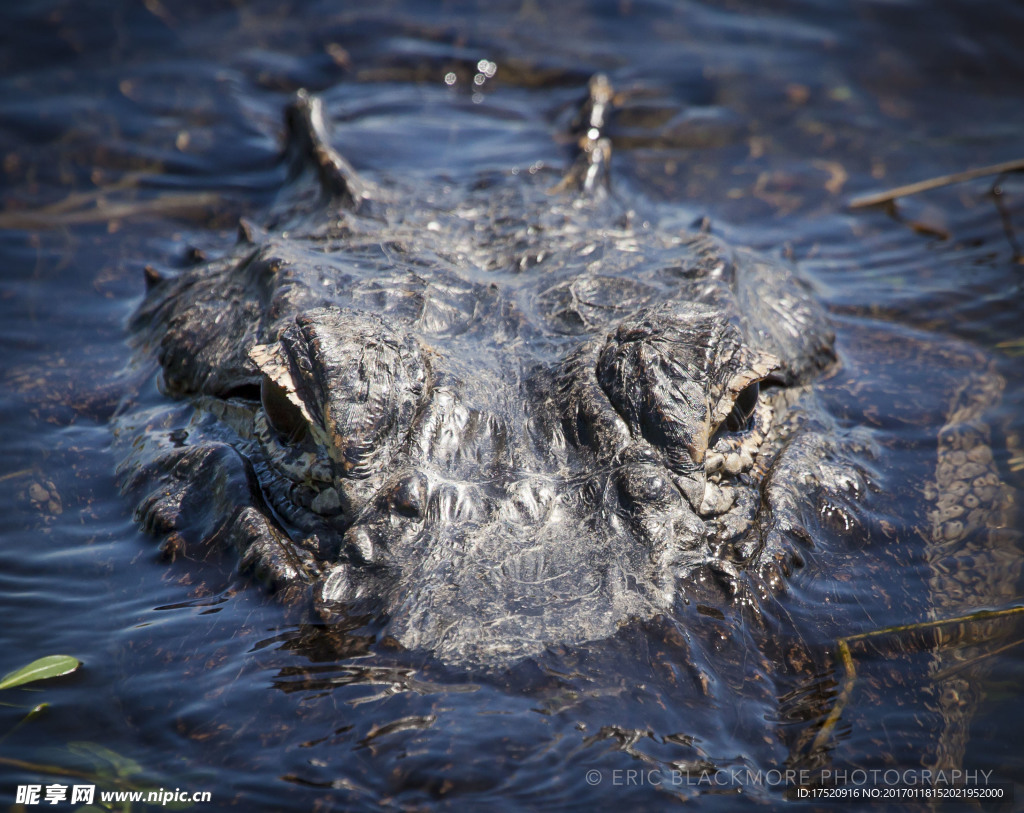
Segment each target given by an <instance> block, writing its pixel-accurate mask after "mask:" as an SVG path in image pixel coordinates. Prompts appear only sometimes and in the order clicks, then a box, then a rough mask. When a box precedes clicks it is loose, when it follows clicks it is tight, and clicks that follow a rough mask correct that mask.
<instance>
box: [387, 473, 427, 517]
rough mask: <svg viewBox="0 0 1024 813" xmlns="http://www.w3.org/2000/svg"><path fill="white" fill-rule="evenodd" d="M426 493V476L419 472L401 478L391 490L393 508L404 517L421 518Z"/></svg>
mask: <svg viewBox="0 0 1024 813" xmlns="http://www.w3.org/2000/svg"><path fill="white" fill-rule="evenodd" d="M426 495H427V482H426V478H425V477H424V476H423V475H422V474H419V473H418V472H417V473H415V474H411V475H409V476H408V477H405V478H403V479H402V480H399V481H398V483H396V484H395V487H394V489H393V490H392V491H391V498H390V503H391V510H392V511H394V512H395V513H396V514H401V515H402V516H403V517H409V518H410V519H420V518H421V517H422V516H423V506H424V505H425V504H426Z"/></svg>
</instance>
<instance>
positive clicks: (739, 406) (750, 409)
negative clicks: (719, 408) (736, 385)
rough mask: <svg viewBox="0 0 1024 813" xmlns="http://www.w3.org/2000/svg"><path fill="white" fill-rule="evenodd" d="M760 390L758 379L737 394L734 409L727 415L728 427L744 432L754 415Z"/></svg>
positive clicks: (732, 430) (726, 424)
mask: <svg viewBox="0 0 1024 813" xmlns="http://www.w3.org/2000/svg"><path fill="white" fill-rule="evenodd" d="M760 391H761V385H760V383H759V382H757V381H755V382H754V383H753V384H748V385H747V386H746V387H744V388H743V390H742V391H741V392H740V394H739V395H737V396H736V401H735V402H734V403H733V405H732V411H731V412H730V413H729V414H728V416H726V419H725V428H726V429H728V430H729V431H730V432H742V431H744V430H745V429H746V428H747V427H748V426H750V418H751V417H752V416H753V414H754V408H755V407H756V406H757V396H758V394H759V393H760Z"/></svg>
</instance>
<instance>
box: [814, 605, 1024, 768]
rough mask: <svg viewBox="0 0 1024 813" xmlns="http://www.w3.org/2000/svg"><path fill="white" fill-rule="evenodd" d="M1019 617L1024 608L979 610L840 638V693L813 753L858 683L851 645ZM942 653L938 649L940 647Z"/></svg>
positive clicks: (946, 672)
mask: <svg viewBox="0 0 1024 813" xmlns="http://www.w3.org/2000/svg"><path fill="white" fill-rule="evenodd" d="M1018 613H1024V607H1009V608H1007V609H1005V610H982V611H980V612H976V613H970V614H968V615H961V616H958V617H956V618H943V619H939V620H936V621H922V622H919V623H916V624H899V625H897V626H893V627H885V628H884V629H878V630H871V631H870V632H862V633H858V634H857V635H848V636H846V637H845V638H840V639H838V640H837V641H836V649H837V654H838V658H839V661H840V663H842V665H843V671H844V672H845V673H846V675H845V677H844V678H843V687H842V689H841V690H840V692H839V696H838V697H837V698H836V702H835V705H834V706H833V707H832V711H831V712H830V713H829V715H828V717H827V718H826V719H825V722H824V723H823V724H822V726H821V730H819V731H818V735H817V736H816V737H815V738H814V742H813V744H812V745H811V750H812V751H818V750H821V749H823V748H824V747H825V744H826V743H827V742H828V740H829V737H830V736H831V735H832V732H833V730H834V729H835V727H836V724H837V723H838V722H839V718H840V717H842V715H843V710H844V709H845V708H846V705H847V703H848V702H849V700H850V695H851V694H852V693H853V687H854V684H856V682H857V667H856V664H855V662H854V660H853V653H852V651H851V648H850V647H851V644H854V643H857V642H859V641H866V640H868V639H870V638H878V637H881V636H883V635H900V634H903V633H911V632H919V631H921V630H927V629H936V628H941V627H946V626H949V625H951V624H970V623H975V622H978V621H990V620H992V619H993V618H1002V617H1005V616H1010V615H1017V614H1018ZM1020 643H1022V641H1021V640H1016V641H1013V642H1012V643H1010V644H1008V645H1006V646H1002V647H998V648H996V649H994V650H991V651H989V652H986V653H985V654H984V655H981V656H979V657H977V658H972V659H971V660H970V661H967V662H964V663H961V664H957V665H956V667H955V669H953V668H948V669H946V670H943V671H942V672H939V673H938V675H936V676H934V677H935V678H936V679H940V678H944V677H948V676H949V675H950V674H952V673H953V672H954V671H959V670H960V669H961V668H963V667H966V666H972V665H974V664H975V663H977V662H979V661H981V660H984V659H986V658H990V657H992V656H993V655H997V654H999V653H1000V652H1003V651H1004V650H1006V649H1009V648H1011V647H1013V646H1016V645H1018V644H1020ZM939 648H940V649H941V647H939Z"/></svg>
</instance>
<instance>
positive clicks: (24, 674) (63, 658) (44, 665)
mask: <svg viewBox="0 0 1024 813" xmlns="http://www.w3.org/2000/svg"><path fill="white" fill-rule="evenodd" d="M81 665H82V662H81V661H80V660H78V658H72V657H71V656H70V655H47V656H46V657H45V658H40V659H39V660H37V661H32V663H30V664H29V665H28V666H23V667H21V669H17V670H15V671H13V672H10V673H8V674H6V675H4V676H3V677H2V678H0V689H11V688H13V687H15V686H21V685H23V684H25V683H32V682H33V681H36V680H46V679H47V678H53V677H59V676H60V675H67V674H69V673H71V672H74V671H75V670H76V669H77V668H78V667H79V666H81Z"/></svg>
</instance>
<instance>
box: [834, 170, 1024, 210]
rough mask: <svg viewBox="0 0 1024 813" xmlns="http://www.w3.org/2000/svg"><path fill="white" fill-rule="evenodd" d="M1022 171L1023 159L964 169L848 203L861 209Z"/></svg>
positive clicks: (855, 199)
mask: <svg viewBox="0 0 1024 813" xmlns="http://www.w3.org/2000/svg"><path fill="white" fill-rule="evenodd" d="M1018 170H1024V158H1017V159H1016V160H1013V161H1004V162H1003V163H1001V164H992V165H991V166H987V167H977V168H976V169H965V170H964V171H963V172H954V173H953V174H951V175H940V176H939V177H937V178H929V179H928V180H925V181H918V182H917V183H911V184H906V185H904V186H897V187H896V188H895V189H890V190H888V191H887V192H876V193H874V194H871V195H860V196H859V197H856V198H854V199H853V200H851V201H850V208H851V209H863V208H865V207H867V206H878V205H879V204H881V203H890V202H892V201H894V200H895V199H896V198H902V197H906V196H907V195H916V194H917V193H918V192H926V191H927V190H929V189H938V188H939V187H941V186H950V185H952V184H955V183H963V182H964V181H973V180H974V179H975V178H984V177H986V176H988V175H1001V174H1002V173H1004V172H1016V171H1018Z"/></svg>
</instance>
